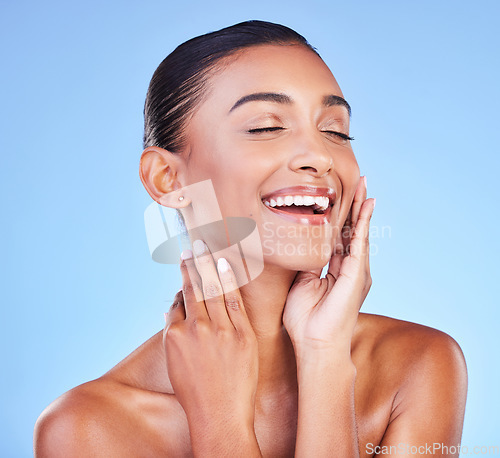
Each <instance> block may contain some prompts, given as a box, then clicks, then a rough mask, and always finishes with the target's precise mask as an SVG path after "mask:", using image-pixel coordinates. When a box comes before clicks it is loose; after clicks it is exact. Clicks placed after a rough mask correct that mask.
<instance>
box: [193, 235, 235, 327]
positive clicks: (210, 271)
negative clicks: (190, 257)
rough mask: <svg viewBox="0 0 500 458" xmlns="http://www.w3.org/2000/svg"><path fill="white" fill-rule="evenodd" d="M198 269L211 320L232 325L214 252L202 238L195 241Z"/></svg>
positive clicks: (219, 323) (194, 247) (218, 323)
mask: <svg viewBox="0 0 500 458" xmlns="http://www.w3.org/2000/svg"><path fill="white" fill-rule="evenodd" d="M193 250H194V254H195V263H196V269H197V270H198V273H199V275H200V277H201V283H202V290H203V298H204V300H205V305H206V310H207V313H208V316H209V318H210V320H212V321H214V322H216V323H217V325H218V326H221V327H224V326H230V325H231V323H230V321H229V317H228V315H227V312H226V306H225V304H224V292H223V289H222V285H221V283H220V280H219V275H218V274H217V269H216V267H215V264H214V259H213V257H212V253H211V252H210V250H209V248H208V246H207V245H206V244H205V243H204V242H203V241H202V240H199V239H198V240H195V241H194V242H193Z"/></svg>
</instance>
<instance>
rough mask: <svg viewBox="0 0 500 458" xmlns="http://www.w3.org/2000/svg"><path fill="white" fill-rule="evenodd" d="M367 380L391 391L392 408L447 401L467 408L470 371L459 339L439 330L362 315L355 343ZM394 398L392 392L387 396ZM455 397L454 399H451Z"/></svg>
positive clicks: (354, 353) (381, 317) (461, 407)
mask: <svg viewBox="0 0 500 458" xmlns="http://www.w3.org/2000/svg"><path fill="white" fill-rule="evenodd" d="M353 343H354V344H355V347H358V348H355V347H354V349H355V350H356V351H355V352H354V351H353V359H354V361H355V363H356V359H355V356H354V355H356V354H357V355H358V356H357V360H358V362H359V365H360V367H362V368H367V370H366V371H365V372H366V377H367V383H370V381H369V380H368V379H371V380H373V379H374V378H376V379H377V380H378V381H379V383H380V386H382V385H384V387H387V388H388V389H389V390H390V393H391V397H393V402H392V405H393V408H394V407H395V406H397V405H398V403H400V402H401V401H404V402H403V403H401V404H400V405H401V406H404V405H407V404H408V403H409V402H417V401H418V402H421V401H422V400H424V399H427V400H429V401H430V400H431V399H434V401H436V402H437V401H439V403H440V404H441V403H443V402H444V400H445V399H448V400H449V401H450V402H451V403H453V404H454V405H456V406H458V408H459V409H462V410H463V409H464V408H465V398H466V394H467V366H466V362H465V358H464V355H463V352H462V349H461V348H460V346H459V344H458V343H457V342H456V340H455V339H454V338H453V337H451V336H450V335H448V334H446V333H445V332H443V331H440V330H438V329H434V328H431V327H429V326H424V325H421V324H417V323H411V322H408V321H403V320H397V319H394V318H389V317H385V316H381V315H372V314H366V313H363V314H360V318H359V320H358V327H357V330H356V334H355V339H354V340H353ZM387 393H388V394H389V392H387ZM452 398H453V399H452Z"/></svg>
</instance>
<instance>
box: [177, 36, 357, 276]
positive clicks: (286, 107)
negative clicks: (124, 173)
mask: <svg viewBox="0 0 500 458" xmlns="http://www.w3.org/2000/svg"><path fill="white" fill-rule="evenodd" d="M208 86H209V92H208V95H207V96H206V98H205V99H204V101H203V102H202V103H201V104H200V105H199V107H198V108H197V109H196V111H195V113H194V115H193V117H192V118H191V120H190V121H189V123H188V125H187V127H186V129H187V131H186V133H187V138H188V148H187V150H186V154H185V156H184V157H185V161H186V166H185V169H184V176H183V181H184V183H183V184H184V185H189V184H193V183H197V182H200V181H203V180H207V179H211V180H212V184H213V187H214V189H215V193H216V196H217V200H218V204H219V207H220V210H221V213H222V215H223V217H227V216H243V217H249V218H252V219H253V220H254V221H255V222H256V223H257V226H258V228H259V233H260V236H261V240H262V243H263V251H264V257H265V261H266V262H271V263H276V264H279V265H282V266H283V267H287V268H290V269H295V270H304V269H313V268H318V267H322V266H324V265H325V264H326V263H327V262H328V261H329V259H330V256H331V252H332V249H333V240H335V238H336V236H337V234H338V231H339V226H340V228H341V227H342V225H343V223H344V221H345V219H346V216H347V213H348V212H349V209H350V206H351V203H352V200H353V197H354V192H355V189H356V186H357V184H358V181H359V167H358V164H357V162H356V159H355V157H354V153H353V151H352V148H351V144H350V141H349V140H348V135H349V106H348V105H347V103H346V102H345V101H344V99H343V95H342V92H341V90H340V88H339V86H338V84H337V82H336V80H335V78H334V77H333V75H332V73H331V72H330V70H329V68H328V67H327V66H326V65H325V63H324V62H323V61H322V60H321V59H320V58H319V57H318V56H317V55H316V54H315V53H313V52H312V51H311V50H309V49H307V48H306V47H304V46H300V45H287V46H275V45H262V46H254V47H250V48H246V49H244V50H242V51H240V52H239V53H238V54H237V55H236V56H232V57H230V58H228V61H227V65H223V66H222V67H221V71H218V72H217V73H216V74H214V75H213V76H211V77H210V79H209V81H208ZM290 204H291V205H290ZM280 207H281V208H280ZM325 207H327V208H326V210H325Z"/></svg>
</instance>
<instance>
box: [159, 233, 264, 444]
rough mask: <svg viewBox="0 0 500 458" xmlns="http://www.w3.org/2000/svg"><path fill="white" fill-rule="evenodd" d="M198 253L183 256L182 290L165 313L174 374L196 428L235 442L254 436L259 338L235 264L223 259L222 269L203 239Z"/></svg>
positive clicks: (169, 362)
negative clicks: (239, 437) (237, 438)
mask: <svg viewBox="0 0 500 458" xmlns="http://www.w3.org/2000/svg"><path fill="white" fill-rule="evenodd" d="M193 248H194V249H195V252H198V253H199V248H203V249H204V250H205V251H204V252H203V253H199V254H198V255H197V256H196V257H195V258H194V259H193V257H192V252H191V250H185V251H184V252H183V255H182V256H181V258H184V259H182V261H181V272H182V282H183V286H182V290H181V291H179V292H178V293H177V295H176V296H175V301H174V303H173V304H172V306H171V307H170V310H169V312H168V314H165V315H166V316H165V320H166V324H165V329H164V332H163V343H164V347H165V351H166V359H167V367H168V374H169V377H170V382H171V384H172V387H173V390H174V393H175V396H176V398H177V400H178V401H179V403H180V404H181V405H182V407H183V408H184V411H185V412H186V415H187V418H188V422H189V426H190V429H191V430H192V429H193V428H194V429H197V430H199V431H203V432H204V433H205V432H206V433H207V434H210V431H211V432H213V433H214V434H216V435H218V436H219V439H224V438H223V437H222V438H221V437H220V435H221V434H222V435H223V436H227V437H226V439H229V440H230V439H231V437H230V435H231V434H237V433H238V432H248V431H249V428H251V432H252V433H253V421H254V411H255V393H256V389H257V379H258V352H257V339H256V336H255V333H254V331H253V328H252V326H251V325H250V322H249V320H248V316H247V314H246V311H245V307H244V304H243V301H242V298H241V294H240V291H239V289H238V287H237V283H236V278H235V275H234V273H233V271H232V269H231V267H230V266H229V263H227V261H226V260H225V259H223V258H221V259H219V262H218V269H217V268H216V266H215V263H214V260H213V258H212V255H211V253H210V251H209V250H208V247H207V246H206V245H205V244H204V243H203V242H202V241H201V240H200V241H198V240H197V241H195V242H194V244H193ZM197 248H198V250H197ZM225 263H226V264H225ZM224 267H226V269H227V270H224ZM214 429H217V431H215V430H214ZM209 430H210V431H209ZM191 432H192V431H191ZM219 433H220V434H219ZM233 438H234V436H233Z"/></svg>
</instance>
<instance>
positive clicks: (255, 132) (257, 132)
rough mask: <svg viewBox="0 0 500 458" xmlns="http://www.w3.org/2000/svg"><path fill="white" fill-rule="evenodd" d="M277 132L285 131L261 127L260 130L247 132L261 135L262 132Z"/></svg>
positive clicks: (280, 128) (277, 128)
mask: <svg viewBox="0 0 500 458" xmlns="http://www.w3.org/2000/svg"><path fill="white" fill-rule="evenodd" d="M276 130H284V128H283V127H260V128H258V129H250V130H248V131H247V132H248V133H250V134H259V133H261V132H274V131H276Z"/></svg>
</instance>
